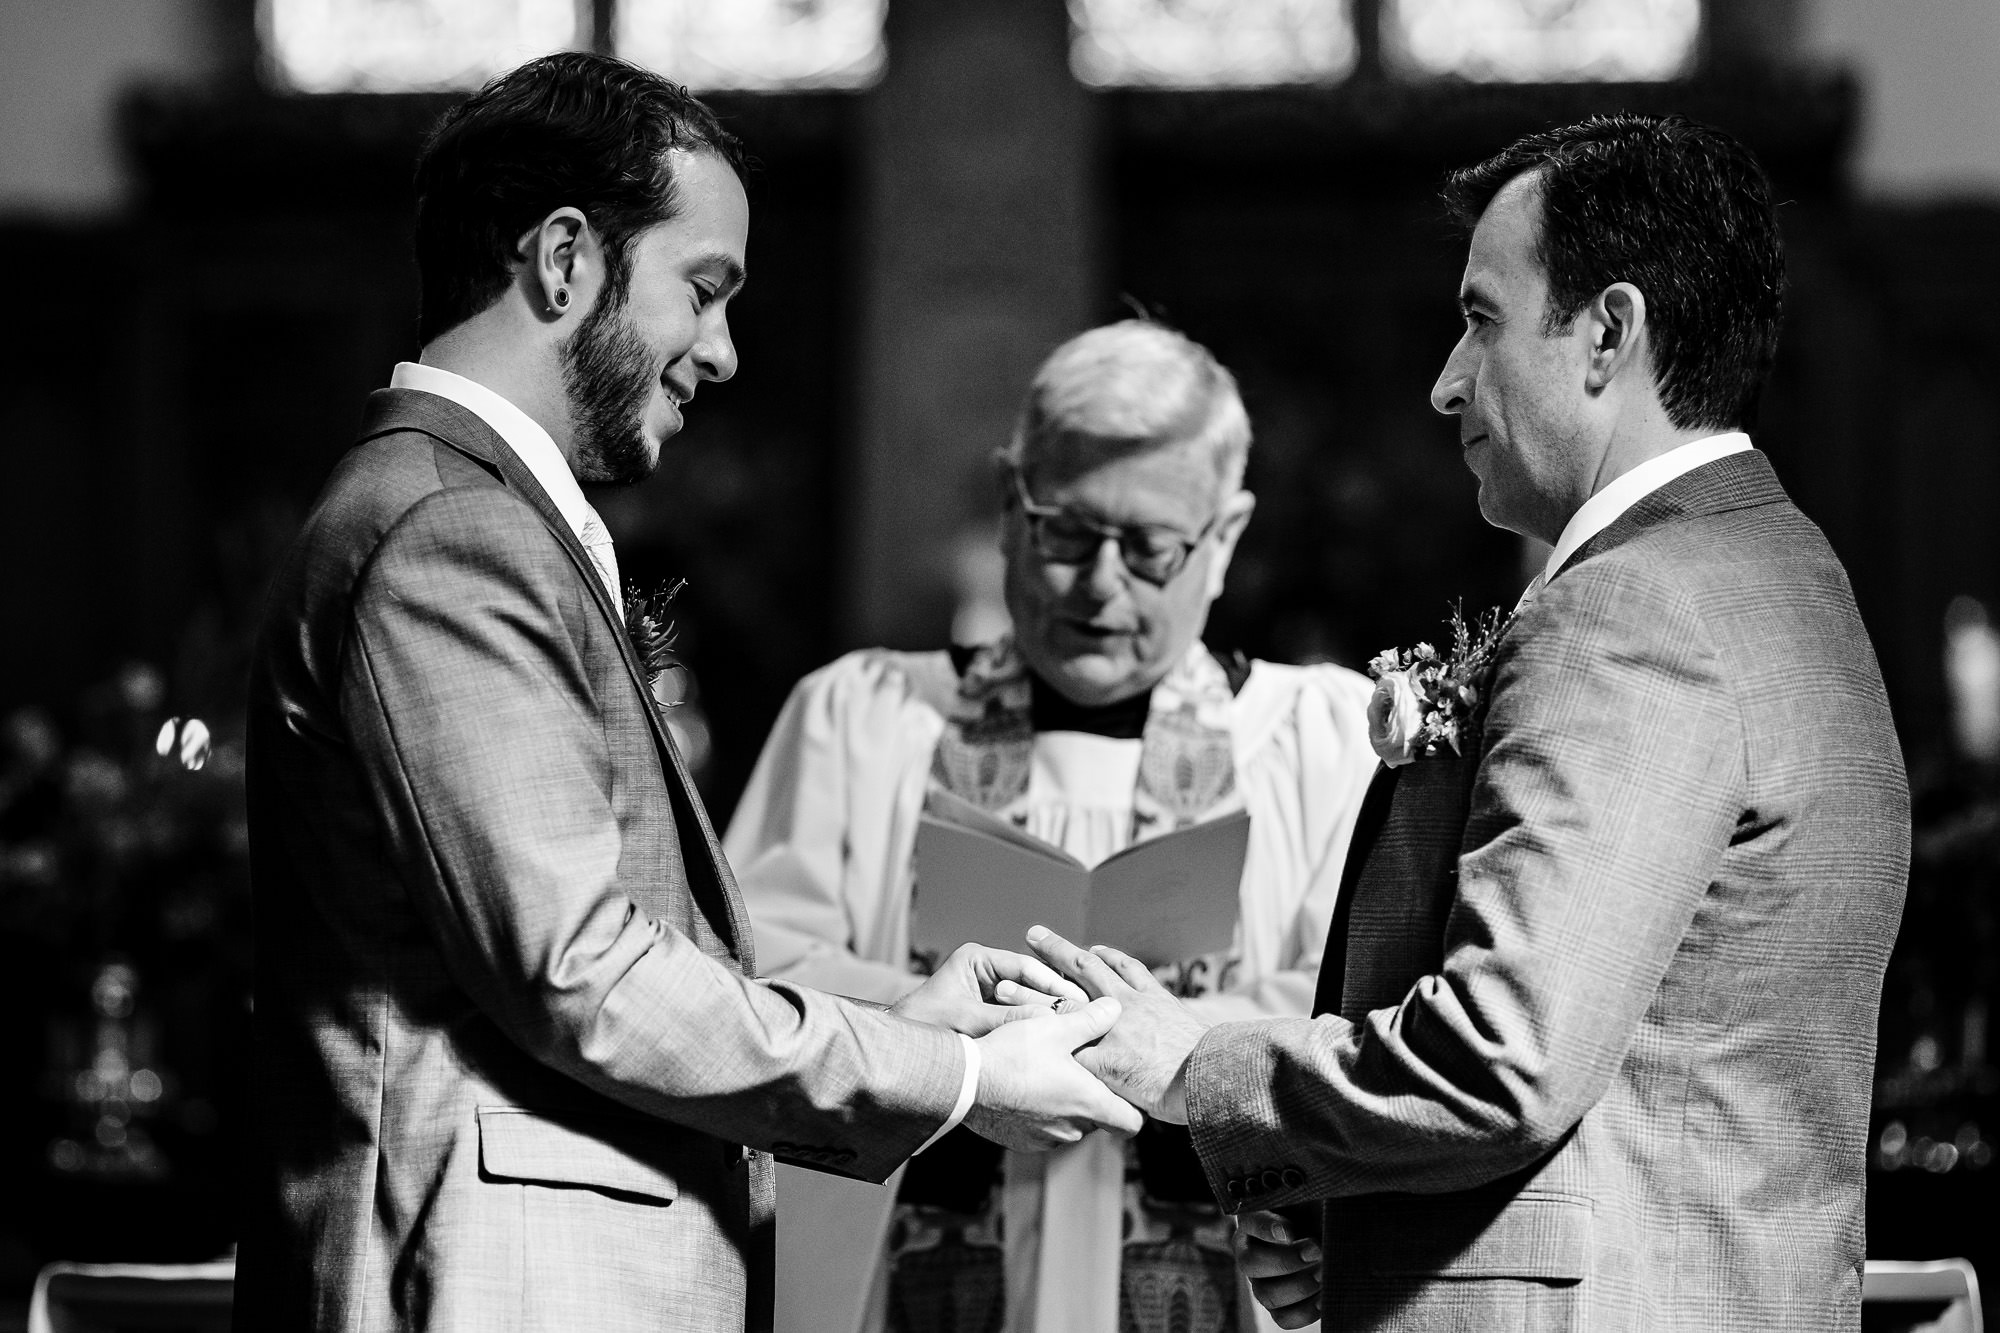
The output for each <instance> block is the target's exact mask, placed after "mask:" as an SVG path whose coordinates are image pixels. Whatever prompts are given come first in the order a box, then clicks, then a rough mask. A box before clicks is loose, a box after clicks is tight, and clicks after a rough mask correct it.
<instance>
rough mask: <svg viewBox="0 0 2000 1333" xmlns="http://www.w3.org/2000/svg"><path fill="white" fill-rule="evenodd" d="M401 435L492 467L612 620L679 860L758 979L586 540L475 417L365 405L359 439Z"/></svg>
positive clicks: (409, 398) (386, 401)
mask: <svg viewBox="0 0 2000 1333" xmlns="http://www.w3.org/2000/svg"><path fill="white" fill-rule="evenodd" d="M401 430H417V431H421V432H423V433H424V434H426V435H428V436H430V437H431V438H432V439H435V440H437V441H439V442H440V443H443V444H445V445H448V446H450V447H451V448H453V449H456V450H458V452H460V453H462V454H465V455H466V456H468V457H470V458H474V459H477V460H478V461H479V462H481V463H484V464H486V465H487V466H488V467H490V468H492V469H493V470H494V471H495V472H496V473H497V474H498V475H499V477H500V479H501V480H502V481H504V482H505V483H506V484H507V486H508V488H509V489H510V490H512V491H514V492H515V493H517V494H518V495H520V496H521V498H522V499H524V500H526V501H527V502H528V504H529V505H530V507H532V508H533V509H534V511H535V513H536V514H537V515H539V516H540V518H541V520H542V525H543V526H544V527H546V528H547V529H548V530H549V534H550V535H551V536H553V537H554V538H555V539H556V541H557V542H559V543H560V544H561V545H562V548H563V550H564V551H566V552H567V553H568V554H569V559H570V564H571V565H573V566H575V568H576V573H577V577H579V578H580V579H582V580H583V582H584V586H585V587H587V588H589V589H590V595H591V598H592V599H593V600H594V601H595V602H596V603H597V609H598V610H599V611H600V612H602V613H603V615H604V618H605V619H606V621H608V622H609V623H610V626H611V631H612V633H611V641H612V642H613V643H615V644H617V645H618V653H619V657H620V658H621V660H623V661H624V663H625V671H626V674H627V675H628V676H630V677H631V681H632V688H634V689H635V690H637V691H638V692H639V695H640V698H641V700H642V701H643V703H644V705H645V706H644V709H643V710H642V711H644V713H645V714H646V721H647V724H648V725H649V726H650V727H651V728H652V731H653V741H654V744H655V745H656V746H657V747H658V748H659V751H660V755H661V758H662V759H663V760H664V761H665V764H666V767H667V799H668V802H669V805H670V807H671V809H672V811H673V816H674V823H675V824H676V825H677V826H679V827H680V828H682V829H688V828H692V829H695V830H696V831H697V832H698V833H699V834H700V837H701V852H702V854H701V855H700V856H683V858H682V862H683V864H684V865H687V866H688V879H689V882H690V885H691V886H692V887H693V888H694V889H695V890H696V892H697V893H698V894H699V893H700V891H701V890H702V889H704V888H706V889H708V890H709V891H710V895H711V896H712V899H713V900H715V901H717V902H719V904H720V906H721V907H722V909H723V911H722V916H723V917H724V919H725V920H726V921H727V923H728V927H729V929H728V938H727V939H726V940H725V943H726V944H727V945H728V946H729V949H730V952H731V953H732V954H734V955H735V957H736V959H737V961H738V962H739V963H740V964H741V965H742V968H743V971H744V972H745V973H746V974H748V975H755V973H756V958H755V954H754V953H753V951H752V945H751V932H750V921H749V912H748V909H747V908H746V907H745V906H744V903H743V896H742V894H741V892H740V891H738V889H737V887H736V879H735V876H733V875H732V874H731V873H730V871H729V862H728V860H727V859H726V858H725V857H724V856H723V853H722V847H721V845H720V844H719V843H718V842H717V841H716V837H715V830H714V828H713V827H712V826H711V825H710V824H709V821H708V812H707V811H706V810H704V809H703V808H702V804H701V799H700V797H699V796H698V795H697V794H696V792H695V788H694V779H693V778H692V777H691V776H690V775H689V773H688V771H687V766H686V764H684V763H683V762H682V760H681V753H680V748H679V747H678V746H676V745H675V744H674V738H673V734H672V733H671V732H669V731H668V730H667V726H666V721H665V720H664V719H663V718H662V717H661V716H660V708H659V705H658V704H657V703H656V702H655V701H654V699H653V692H652V688H651V686H650V684H649V683H648V682H647V679H646V669H645V666H644V665H643V664H642V663H641V662H640V661H639V655H638V652H637V650H635V649H634V648H633V647H632V637H631V635H629V634H628V633H626V631H625V615H624V609H623V608H622V607H620V606H618V605H617V604H616V603H614V602H613V601H612V599H611V594H610V592H609V590H607V589H606V588H605V586H604V579H603V578H602V577H601V576H600V575H599V574H598V572H597V565H596V563H595V562H594V561H592V560H591V558H590V553H589V552H588V551H586V550H584V548H583V543H582V542H580V541H578V540H577V536H576V534H575V533H574V532H572V531H571V530H570V526H569V523H568V521H567V520H565V519H564V518H563V516H562V511H561V510H560V509H557V508H556V502H555V501H554V500H552V499H550V498H549V494H548V492H547V491H545V490H543V489H542V484H541V483H540V482H538V481H536V480H535V474H534V473H532V472H530V471H529V470H528V465H527V464H526V463H524V462H522V461H521V457H520V455H518V454H516V453H515V452H514V451H513V449H511V448H510V447H508V445H507V442H506V441H505V440H503V439H501V438H500V436H499V434H498V433H497V432H495V431H494V429H493V428H492V427H491V426H489V425H487V424H486V422H485V421H483V420H481V419H480V417H479V416H478V415H477V414H476V413H474V412H471V411H469V410H467V409H466V408H464V407H461V406H460V405H459V404H457V403H454V402H452V401H451V400H450V399H448V398H440V397H438V396H437V395H436V394H429V393H421V392H418V391H415V390H408V389H381V390H377V391H376V392H375V393H374V394H373V395H371V396H370V398H369V401H368V413H367V415H366V417H365V418H364V419H363V426H362V435H361V438H362V440H364V441H366V440H370V439H374V438H375V437H376V436H379V435H387V434H391V433H392V432H395V431H401ZM681 841H682V847H683V850H686V847H687V839H686V837H685V835H684V836H683V837H682V840H681ZM697 867H700V868H699V869H697ZM704 871H705V873H704Z"/></svg>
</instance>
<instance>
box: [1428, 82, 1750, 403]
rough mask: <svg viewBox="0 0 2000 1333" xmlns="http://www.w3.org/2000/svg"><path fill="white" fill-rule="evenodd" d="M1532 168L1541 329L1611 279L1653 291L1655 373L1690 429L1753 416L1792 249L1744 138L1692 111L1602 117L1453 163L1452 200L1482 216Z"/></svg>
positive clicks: (1462, 215)
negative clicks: (1537, 208) (1456, 166)
mask: <svg viewBox="0 0 2000 1333" xmlns="http://www.w3.org/2000/svg"><path fill="white" fill-rule="evenodd" d="M1529 172H1533V173H1534V174H1535V192H1536V194H1537V195H1538V196H1539V198H1540V201H1541V235H1540V258H1541V261H1542V267H1543V269H1544V270H1545V271H1546V272H1547V274H1548V279H1549V301H1548V309H1547V311H1546V313H1545V316H1544V326H1545V331H1546V332H1547V333H1549V334H1551V335H1553V334H1555V333H1558V332H1560V331H1561V330H1562V329H1564V328H1566V327H1568V326H1569V324H1570V323H1571V322H1572V321H1573V320H1575V318H1576V317H1577V315H1578V314H1580V313H1582V311H1583V309H1584V307H1586V306H1588V305H1589V304H1590V302H1591V301H1592V300H1593V299H1594V298H1595V297H1596V296H1597V294H1598V293H1599V292H1601V291H1603V290H1604V289H1605V288H1606V287H1609V286H1610V285H1611V284H1612V283H1614V282H1629V283H1631V284H1632V285H1633V286H1635V287H1637V288H1638V289H1639V290H1640V291H1642V292H1644V293H1645V295H1646V312H1647V322H1648V326H1649V328H1650V330H1651V343H1652V350H1653V366H1652V369H1653V378H1654V382H1655V383H1656V384H1657V385H1658V388H1659V394H1660V403H1661V406H1662V407H1664V408H1665V409H1666V413H1667V417H1668V419H1669V420H1670V421H1672V422H1673V423H1674V425H1675V426H1676V427H1678V428H1679V429H1682V430H1692V429H1696V428H1705V429H1709V430H1728V429H1737V428H1740V429H1744V430H1747V429H1749V428H1751V427H1752V426H1754V425H1755V424H1756V419H1757V396H1758V393H1759V392H1760V391H1761V390H1762V388H1763V386H1764V381H1765V379H1766V378H1767V377H1768V376H1769V375H1770V373H1771V363H1772V361H1773V359H1774V358H1775V357H1776V356H1777V350H1778V324H1779V320H1780V318H1781V316H1782V314H1783V311H1784V296H1785V250H1784V243H1783V242H1782V241H1781V240H1780V238H1779V235H1778V222H1777V216H1776V210H1775V206H1774V204H1773V202H1772V198H1771V184H1770V181H1769V180H1768V179H1767V178H1766V177H1765V175H1764V169H1763V167H1762V166H1760V165H1759V164H1758V162H1757V159H1756V158H1755V157H1754V156H1753V155H1752V154H1751V152H1750V150H1749V149H1748V148H1745V147H1744V146H1743V145H1742V144H1741V143H1739V142H1737V141H1736V140H1735V139H1734V138H1732V137H1730V136H1729V135H1727V134H1724V133H1723V132H1722V131H1721V130H1717V129H1712V128H1710V127H1709V126H1706V125H1701V124H1697V123H1696V122H1694V121H1692V120H1689V119H1687V118H1686V117H1684V116H1664V117H1662V116H1640V115H1615V116H1593V117H1592V118H1590V119H1589V120H1586V121H1584V122H1582V123H1581V124H1577V125H1567V126H1564V127H1562V128H1561V129H1553V130H1545V131H1543V132H1541V133H1539V134H1531V135H1528V136H1527V137H1526V138H1523V139H1520V140H1518V141H1517V142H1515V143H1513V144H1511V145H1509V146H1508V147H1507V148H1505V149H1503V150H1502V151H1500V152H1499V153H1497V154H1495V155H1494V156H1492V157H1490V158H1488V159H1486V160H1485V161H1484V162H1481V163H1479V164H1478V165H1477V166H1472V167H1466V168H1464V169H1462V170H1460V171H1456V172H1453V173H1452V174H1451V175H1450V176H1449V177H1448V178H1447V179H1446V181H1445V186H1444V197H1445V202H1446V204H1447V205H1448V206H1449V207H1450V209H1451V210H1452V213H1453V214H1454V215H1455V216H1456V217H1457V219H1458V220H1459V222H1461V223H1462V224H1463V225H1465V226H1466V227H1467V228H1470V227H1472V226H1474V225H1476V224H1477V222H1478V220H1479V216H1480V214H1482V213H1484V212H1485V211H1486V208H1487V205H1489V204H1491V203H1492V202H1493V197H1494V196H1495V195H1497V194H1498V193H1499V192H1500V190H1501V189H1502V188H1503V187H1504V186H1505V185H1506V184H1507V183H1508V182H1509V181H1511V180H1513V179H1514V178H1515V177H1517V176H1521V175H1523V174H1526V173H1529Z"/></svg>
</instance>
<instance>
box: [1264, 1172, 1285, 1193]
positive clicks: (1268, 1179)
mask: <svg viewBox="0 0 2000 1333" xmlns="http://www.w3.org/2000/svg"><path fill="white" fill-rule="evenodd" d="M1284 1184H1285V1178H1284V1177H1283V1176H1281V1175H1279V1174H1278V1173H1277V1171H1276V1170H1271V1171H1266V1172H1265V1173H1264V1188H1265V1190H1266V1191H1270V1190H1275V1189H1282V1188H1284Z"/></svg>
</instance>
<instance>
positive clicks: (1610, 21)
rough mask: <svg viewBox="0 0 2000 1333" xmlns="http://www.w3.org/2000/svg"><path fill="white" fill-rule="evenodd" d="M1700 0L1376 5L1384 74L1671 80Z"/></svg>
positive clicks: (1681, 64)
mask: <svg viewBox="0 0 2000 1333" xmlns="http://www.w3.org/2000/svg"><path fill="white" fill-rule="evenodd" d="M1700 30H1701V0H1382V47H1383V54H1384V57H1385V59H1386V60H1387V61H1388V63H1389V64H1390V65H1391V67H1392V68H1395V69H1398V70H1401V71H1403V72H1406V73H1416V74H1449V75H1456V76H1458V77H1460V78H1467V79H1478V80H1482V81H1490V82H1516V83H1528V82H1549V83H1557V82H1570V81H1576V82H1582V81H1585V80H1596V79H1606V80H1621V79H1630V80H1649V79H1670V78H1673V77H1675V76H1676V75H1679V74H1682V73H1684V72H1686V70H1687V68H1688V66H1689V64H1690V63H1691V62H1692V60H1693V58H1694V51H1695V38H1696V37H1697V36H1698V35H1699V34H1700Z"/></svg>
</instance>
